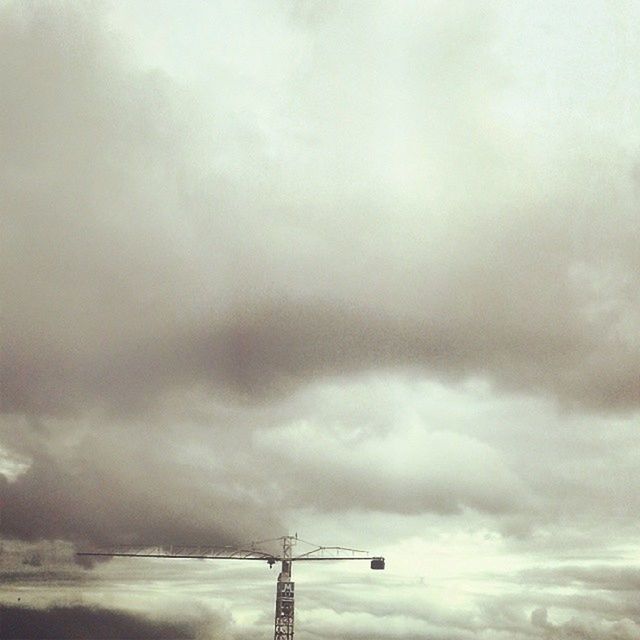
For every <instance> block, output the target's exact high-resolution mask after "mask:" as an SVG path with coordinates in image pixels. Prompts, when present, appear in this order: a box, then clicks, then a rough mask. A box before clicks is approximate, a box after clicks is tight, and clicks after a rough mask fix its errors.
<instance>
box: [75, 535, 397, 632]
mask: <svg viewBox="0 0 640 640" xmlns="http://www.w3.org/2000/svg"><path fill="white" fill-rule="evenodd" d="M274 542H276V543H279V544H278V546H279V547H281V549H279V550H278V552H277V553H269V552H268V551H264V550H262V549H259V548H256V545H260V544H265V543H274ZM298 542H303V543H304V544H307V545H309V546H311V547H312V548H311V549H310V550H309V551H307V552H305V553H301V554H298V555H295V554H294V547H295V545H296V544H297V543H298ZM76 555H78V556H103V557H112V558H113V557H136V558H200V559H211V560H215V559H218V560H262V561H263V562H264V561H266V562H267V564H268V565H269V566H270V567H272V566H273V565H274V564H276V563H280V573H279V574H278V580H277V582H276V606H275V624H274V636H273V637H274V640H293V620H294V583H293V580H292V579H291V577H292V567H293V563H294V562H302V561H320V560H323V561H332V560H369V561H370V562H371V568H372V569H374V570H380V569H384V566H385V560H384V558H383V557H382V556H370V555H368V552H366V551H361V550H359V549H348V548H346V547H322V546H318V545H314V544H312V543H309V542H305V541H304V540H300V539H299V538H298V535H297V534H296V535H295V536H282V537H280V538H276V539H274V540H262V541H260V542H253V543H251V544H250V545H247V546H246V547H229V546H226V547H218V546H200V547H188V546H176V545H168V546H144V545H114V546H110V547H102V548H95V549H91V550H86V551H79V552H78V553H77V554H76Z"/></svg>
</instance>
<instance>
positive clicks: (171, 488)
mask: <svg viewBox="0 0 640 640" xmlns="http://www.w3.org/2000/svg"><path fill="white" fill-rule="evenodd" d="M121 436H122V437H126V435H125V434H121ZM92 445H93V446H92ZM83 446H86V447H87V449H86V450H85V451H81V453H80V454H79V455H76V456H75V457H73V458H71V459H69V458H67V460H66V461H65V463H66V464H65V463H63V462H61V461H60V460H57V459H55V458H53V457H51V456H48V455H46V454H44V453H40V454H37V455H35V456H34V458H33V461H32V464H31V466H30V467H29V469H28V471H26V472H25V473H24V474H23V475H21V476H20V477H19V478H18V479H16V480H15V481H13V482H9V481H7V480H6V479H5V478H4V476H1V475H0V498H1V499H2V502H3V505H4V506H3V511H2V523H1V525H0V526H1V531H2V533H3V534H4V535H5V536H9V537H16V538H20V539H24V540H39V539H66V540H73V541H76V542H78V543H81V544H86V543H88V542H92V543H96V544H100V543H101V544H109V543H132V544H134V543H144V544H165V543H173V544H180V543H182V544H194V545H195V544H218V545H223V544H232V543H239V542H242V541H247V540H252V539H256V538H260V537H263V536H264V534H265V532H267V533H268V532H270V531H276V532H277V531H279V530H280V528H279V525H278V523H277V520H276V518H274V517H273V516H272V515H271V514H270V512H269V510H268V505H262V504H258V503H257V502H256V501H255V500H252V499H251V498H247V497H244V496H242V495H234V494H229V493H227V495H225V491H226V492H228V491H229V488H228V487H219V488H216V479H215V477H212V476H211V475H208V474H206V473H201V472H200V473H199V472H198V471H197V470H193V469H190V468H189V467H188V466H187V465H184V464H182V465H181V464H178V463H176V461H175V460H172V459H171V458H170V457H169V456H166V457H156V456H157V455H158V452H157V451H150V449H149V448H148V447H147V448H144V447H143V445H142V444H141V443H140V441H139V440H137V439H136V438H134V437H131V438H129V442H128V443H127V444H124V442H123V446H124V448H125V449H126V450H119V451H118V449H117V448H116V449H112V448H111V446H116V445H115V444H114V443H113V442H112V443H110V446H107V445H106V443H105V442H104V441H100V442H96V441H93V442H92V441H90V440H88V441H85V442H84V443H83ZM116 451H117V453H116Z"/></svg>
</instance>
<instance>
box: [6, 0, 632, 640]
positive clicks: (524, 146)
mask: <svg viewBox="0 0 640 640" xmlns="http://www.w3.org/2000/svg"><path fill="white" fill-rule="evenodd" d="M222 4H224V3H222ZM597 4H598V3H586V5H587V6H586V7H585V9H584V11H585V14H584V15H585V17H584V21H583V22H581V23H580V24H578V25H575V29H573V27H572V29H567V27H566V25H567V24H571V25H574V23H575V20H574V18H573V16H567V15H565V12H564V10H563V9H561V8H559V7H555V8H553V7H551V6H548V7H546V9H544V10H540V11H539V10H538V9H537V8H536V9H535V10H534V9H533V8H532V7H529V6H528V4H527V3H524V4H521V3H518V8H511V7H507V6H505V5H504V4H503V3H497V2H496V3H492V2H487V3H483V4H482V6H480V5H478V6H477V7H469V5H468V3H458V2H449V3H442V2H433V3H414V4H411V3H401V5H398V4H397V3H385V2H379V3H342V4H340V3H335V4H333V3H331V4H330V3H313V2H307V3H296V5H295V7H292V6H290V5H289V4H286V3H285V4H284V5H283V4H282V3H261V4H260V9H259V10H258V9H257V8H256V7H257V5H250V6H249V5H247V6H245V5H240V4H238V5H237V6H236V4H235V3H229V6H228V7H226V8H225V10H224V11H222V9H221V6H222V5H219V4H217V3H216V6H211V7H209V6H208V5H207V7H206V8H205V5H204V4H203V5H200V4H198V5H197V6H196V4H194V5H193V6H192V7H191V10H192V11H193V15H191V12H190V11H185V12H184V14H181V13H180V11H179V10H178V9H176V7H177V6H178V5H175V6H173V7H172V6H171V3H167V4H164V3H162V2H159V3H158V4H157V12H158V14H159V15H161V14H162V12H165V14H166V15H165V16H164V19H167V15H168V16H169V18H171V16H172V12H174V11H177V12H178V15H177V17H178V18H180V20H182V21H183V22H181V21H180V20H171V19H169V20H168V21H167V22H166V24H171V25H172V27H171V29H169V30H166V29H164V28H163V27H158V33H156V34H155V35H154V34H152V35H150V32H147V34H146V36H147V37H146V41H145V35H144V34H143V33H142V32H141V33H137V32H136V31H135V29H137V24H138V23H136V21H135V20H133V21H132V23H131V24H127V19H126V17H127V15H128V16H129V17H132V16H135V11H136V9H135V8H133V9H131V11H132V12H133V13H131V14H127V12H126V11H127V10H123V9H122V8H121V7H116V6H115V5H114V6H112V7H110V6H109V5H94V4H80V3H75V2H68V3H62V4H60V3H48V2H39V3H35V2H34V3H17V2H15V3H12V2H9V3H5V4H4V5H3V6H2V8H0V80H1V81H2V86H4V87H7V88H8V90H7V91H3V92H2V96H1V97H0V211H1V212H2V220H1V224H2V230H1V232H0V256H1V257H0V273H1V275H0V291H1V295H2V300H3V303H2V331H0V350H1V358H0V401H1V403H2V410H3V412H4V414H3V417H2V423H0V444H1V445H2V447H4V448H6V451H1V452H0V498H2V499H3V500H4V501H5V507H4V509H3V514H2V525H1V526H2V533H3V534H4V535H9V536H12V537H19V538H24V539H29V540H35V539H40V538H58V537H61V538H65V539H70V540H76V541H86V540H92V541H95V542H102V541H104V542H116V541H123V542H126V541H149V542H154V543H158V542H163V541H169V542H187V543H197V542H206V543H214V542H236V541H240V540H242V541H244V540H248V539H252V538H262V537H268V536H269V535H271V534H274V535H275V534H280V533H283V532H284V531H286V521H287V519H289V518H291V517H293V516H295V517H302V516H300V514H301V513H302V514H304V516H305V518H308V519H311V518H313V517H315V518H318V521H321V520H320V518H321V516H322V515H323V514H324V515H325V516H326V515H327V514H330V515H329V516H328V517H329V518H330V519H338V520H339V521H340V523H342V526H344V527H346V526H347V525H344V524H343V523H344V522H346V520H347V518H351V519H359V518H360V517H361V516H362V517H363V518H364V516H365V514H369V515H370V512H372V511H373V512H375V516H376V517H377V518H383V517H384V518H386V519H387V520H388V521H389V522H393V523H394V525H391V524H389V523H388V522H387V523H386V524H384V525H380V524H379V522H378V524H379V531H388V530H389V529H391V528H392V527H393V526H398V527H400V529H401V527H402V526H405V525H406V523H407V522H408V521H409V520H410V519H412V518H413V520H412V522H413V524H412V525H411V526H412V527H413V529H412V532H415V531H416V530H420V528H421V527H423V526H425V525H424V520H422V519H420V517H421V516H425V514H428V515H431V516H433V518H435V519H436V520H435V521H436V522H437V523H438V524H437V526H436V527H435V530H436V531H439V532H440V533H441V532H442V531H445V530H447V529H446V528H447V526H451V527H454V525H453V524H452V523H454V522H456V523H457V522H460V521H461V520H464V521H465V522H468V523H469V525H468V526H469V527H476V528H477V529H478V530H479V531H482V532H483V535H484V534H485V533H486V535H488V536H497V537H498V538H499V539H502V540H504V549H505V552H509V553H514V554H521V556H520V557H525V556H526V557H532V556H534V557H537V558H539V557H546V558H554V559H556V560H559V559H562V558H563V557H564V558H565V560H570V561H573V560H575V558H577V557H580V558H587V559H589V560H590V561H591V562H596V561H597V562H604V561H605V560H607V559H612V560H616V559H617V560H619V559H620V557H619V555H616V554H619V551H618V549H617V548H616V546H615V545H616V544H618V543H619V542H622V541H624V540H629V539H631V536H632V535H635V529H634V526H635V525H634V521H633V518H634V513H635V506H637V504H636V503H637V498H636V497H635V494H633V492H632V491H631V490H630V489H629V487H633V486H635V484H637V483H634V478H635V477H636V475H637V473H636V469H637V460H636V458H637V455H636V453H635V452H636V448H635V444H634V443H635V428H634V427H635V423H634V420H635V418H636V417H637V416H636V414H637V412H638V410H639V409H640V386H639V383H638V381H639V380H640V351H639V348H640V344H639V343H638V332H637V326H638V321H639V320H640V299H639V297H638V292H639V291H640V271H639V267H638V265H639V264H640V253H639V247H640V237H639V230H640V225H638V204H639V203H638V197H639V196H640V189H639V188H638V185H639V182H638V166H639V160H638V151H637V146H638V142H639V141H640V135H639V132H638V129H637V123H635V122H634V121H633V119H632V118H630V117H629V114H633V113H635V112H637V110H638V106H640V105H639V104H638V95H637V91H636V90H635V86H636V85H637V83H636V82H635V80H634V78H635V76H634V74H635V73H636V71H635V69H636V67H637V65H636V59H637V55H638V50H637V46H636V45H635V42H637V41H638V38H634V37H631V36H630V32H629V31H628V29H631V27H628V26H620V25H632V24H634V23H635V22H637V21H635V19H634V18H633V17H632V16H633V15H634V13H635V10H634V9H633V8H632V7H631V8H629V7H628V6H627V5H626V4H625V3H620V7H619V8H616V9H615V10H614V9H612V10H611V16H610V15H609V13H607V15H606V16H601V15H600V14H599V13H598V9H597V7H596V6H595V5H597ZM119 11H120V12H121V15H124V16H125V19H124V20H121V22H122V23H121V24H120V25H119V27H117V26H114V25H116V24H117V20H116V19H115V17H114V16H117V15H118V12H119ZM122 11H124V14H122ZM202 11H204V12H205V14H201V13H199V12H202ZM207 11H209V12H213V13H212V14H211V13H209V14H207V13H206V12H207ZM167 12H168V14H167ZM625 12H626V13H625ZM145 13H146V14H148V10H147V8H146V7H145ZM154 15H155V14H154ZM612 16H613V17H612ZM609 18H611V20H612V21H613V22H615V20H614V18H615V19H617V20H618V21H619V23H618V26H616V25H615V24H613V22H610V21H609ZM150 19H151V22H148V23H146V28H147V29H148V30H150V31H151V32H153V29H154V28H155V27H154V26H153V24H154V23H153V16H151V18H150ZM190 20H191V21H192V22H189V21H190ZM161 22H162V21H160V23H161ZM196 22H197V23H198V24H202V25H207V27H206V29H207V30H209V29H210V31H207V32H206V33H207V37H206V38H205V40H204V41H206V45H203V44H202V43H200V44H199V43H198V41H197V38H195V37H194V38H193V39H192V38H191V34H194V33H195V32H196V30H194V28H193V27H194V24H195V23H196ZM160 23H159V24H160ZM583 23H584V24H585V25H595V24H597V25H599V26H598V28H599V29H603V31H601V32H599V33H600V36H601V37H600V38H598V37H592V36H591V33H589V34H586V35H585V34H584V33H583V32H582V31H581V29H582V24H583ZM140 24H142V23H140ZM523 25H526V27H525V26H523ZM563 25H564V26H563ZM156 27H157V25H156ZM127 28H129V29H130V31H127ZM163 29H164V30H163ZM169 32H170V33H169ZM181 33H182V34H183V36H184V34H185V33H186V34H187V37H186V44H185V42H183V41H182V40H181V39H180V38H181V36H180V34H181ZM631 35H632V34H631ZM572 38H573V40H572ZM600 41H602V42H606V43H609V44H610V45H611V46H606V47H601V46H600V44H599V43H600ZM158 43H161V45H159V44H158ZM176 43H177V44H178V46H176ZM514 43H515V44H514ZM145 46H146V47H149V49H147V50H145ZM154 47H155V48H156V49H160V50H161V51H160V52H158V51H157V50H154ZM198 47H200V49H198ZM203 47H204V49H206V50H201V49H203ZM545 47H549V49H550V50H549V51H546V50H545ZM176 49H180V52H177V51H176ZM149 52H150V53H149ZM524 52H526V53H524ZM572 52H573V53H572ZM156 59H159V60H160V61H161V62H162V61H164V62H165V63H167V60H168V61H169V62H170V63H171V64H165V68H164V70H157V69H155V68H153V67H155V66H156ZM187 70H188V72H187ZM418 381H421V382H418ZM423 383H424V386H423V387H420V386H419V384H423ZM358 385H361V388H362V389H364V390H363V391H362V390H360V391H359V387H358ZM474 385H476V386H474ZM477 385H486V388H487V389H488V391H487V393H486V395H485V396H482V394H481V393H480V392H478V391H477V389H478V388H479V387H478V386H477ZM387 387H388V388H387ZM318 389H325V391H322V392H318V391H317V390H318ZM434 389H440V391H439V392H438V391H436V392H434V391H433V390H434ZM443 389H446V390H449V391H450V392H451V395H447V394H446V393H445V392H444V391H442V390H443ZM452 390H458V391H457V392H456V393H457V395H456V393H454V392H453V391H452ZM439 393H440V395H438V394H439ZM423 395H425V396H428V399H427V400H425V402H424V404H421V397H422V396H423ZM478 398H480V400H478ZM429 403H431V404H429ZM541 406H544V407H545V409H544V410H541V409H540V407H541ZM550 407H555V409H554V410H552V409H551V408H550ZM412 425H413V426H412ZM603 434H606V437H605V436H604V435H603ZM320 445H321V446H320ZM613 470H615V471H613ZM5 472H6V477H5V476H4V475H3V474H4V473H5ZM276 514H277V515H276ZM403 518H404V519H403ZM327 522H328V521H327V520H325V523H324V526H327ZM611 522H614V523H615V525H611V524H610V523H611ZM398 523H400V524H398ZM416 523H417V524H416ZM602 523H605V524H602ZM336 526H337V525H336ZM385 527H386V529H385ZM438 527H440V528H438ZM400 529H399V530H400ZM399 530H396V531H394V532H393V534H392V536H391V537H393V539H394V541H397V540H398V539H399V538H402V535H403V534H402V533H399ZM362 535H365V534H362ZM366 535H367V536H370V537H371V539H374V540H377V539H379V537H381V536H382V534H381V533H379V532H371V533H367V534H366ZM404 535H408V534H407V532H404ZM411 535H413V533H412V534H411ZM416 535H418V534H416ZM420 535H422V534H420ZM571 571H573V570H569V569H566V568H565V573H562V572H559V573H557V574H555V573H554V575H553V576H551V577H549V576H542V575H538V574H536V575H534V574H526V573H519V574H518V578H517V579H518V580H520V581H521V583H523V584H530V585H531V584H533V585H534V586H535V588H536V589H537V588H548V587H549V584H548V582H545V580H551V581H552V580H558V581H560V582H563V581H564V582H563V584H565V586H567V585H568V584H569V583H570V584H579V589H580V590H582V591H583V592H589V593H590V594H591V595H590V596H589V598H591V599H584V594H583V596H580V594H577V595H576V594H574V595H572V596H571V597H573V598H574V600H571V601H570V600H562V599H561V598H558V599H557V600H556V601H555V602H561V603H563V604H564V605H566V607H567V610H571V611H574V612H576V617H575V619H574V620H573V621H569V622H565V623H555V622H551V621H553V620H555V619H556V616H554V612H553V607H554V606H556V604H555V602H554V600H553V599H550V598H547V596H545V597H544V598H542V597H541V598H538V599H534V600H535V601H529V600H527V599H526V598H525V599H523V598H521V597H517V598H515V599H514V601H513V602H507V601H500V599H499V598H497V597H493V596H492V597H490V598H489V599H488V601H487V602H486V606H485V603H481V604H480V605H478V604H477V598H476V600H475V601H474V602H476V607H475V608H474V606H471V605H469V607H466V608H465V607H462V609H461V610H460V611H456V612H455V614H452V615H451V616H450V617H447V614H442V615H441V616H440V617H439V615H438V613H437V612H434V611H432V610H429V616H428V617H424V616H423V617H422V618H421V617H420V615H418V614H417V613H416V612H415V611H409V612H408V614H407V615H408V617H409V618H410V619H411V620H410V621H409V622H407V621H406V620H405V619H404V618H399V617H397V616H395V614H394V612H393V611H391V610H389V608H388V607H387V608H384V607H382V608H383V609H384V611H385V615H384V616H376V615H373V614H371V612H370V611H365V609H366V607H365V605H364V604H362V607H361V609H362V610H360V609H358V608H357V607H356V608H355V609H356V610H357V611H360V614H361V615H360V617H358V616H357V615H356V616H351V614H350V612H349V611H346V610H345V611H343V612H341V613H343V614H344V615H343V616H342V617H341V618H339V620H338V621H336V624H335V628H331V629H325V630H324V631H323V633H324V634H325V635H327V637H330V636H331V634H333V635H335V636H336V637H358V634H362V633H366V634H367V637H375V636H376V634H379V635H380V637H382V636H383V635H384V633H387V632H386V631H380V628H381V626H382V625H384V623H385V618H386V619H387V622H389V624H390V627H389V628H390V629H391V630H390V631H389V632H388V633H387V637H394V634H395V636H396V637H397V636H398V635H400V637H421V636H424V634H425V633H427V634H428V635H430V636H433V637H442V638H466V637H477V636H478V635H479V634H480V635H481V636H483V637H486V638H494V637H495V638H496V639H497V638H500V640H503V639H504V638H505V637H509V638H511V637H513V636H514V635H516V634H521V635H522V636H528V637H545V636H550V637H558V638H564V637H571V634H573V635H574V636H575V635H578V636H580V635H581V634H582V636H583V637H587V638H609V637H617V636H618V637H625V638H626V637H636V635H637V628H636V626H635V623H630V622H629V621H627V620H625V618H632V619H633V616H634V615H635V613H634V611H635V610H634V609H633V606H632V604H630V603H629V600H628V594H629V593H630V592H632V591H633V585H634V584H635V582H634V581H635V576H634V575H633V572H632V571H626V572H625V571H621V572H617V573H616V571H615V570H614V569H605V568H598V567H592V568H591V569H586V568H585V569H584V570H583V569H577V568H576V569H575V571H574V573H571ZM589 571H591V573H589ZM594 586H598V587H599V588H602V589H607V590H609V591H611V593H614V592H615V593H616V594H617V596H615V597H614V596H611V595H607V597H606V598H601V599H598V600H597V601H596V600H594V599H593V598H594V597H595V596H594V595H593V593H592V592H593V591H594V590H595V589H594V588H593V587H594ZM509 588H510V589H515V587H514V584H510V585H509ZM576 589H577V587H576ZM463 591H464V589H463ZM580 597H583V599H582V600H580ZM354 606H355V605H354ZM399 606H400V605H399V604H398V607H399ZM483 606H484V609H483V608H482V607H483ZM536 610H537V611H538V612H539V613H538V614H536V615H535V616H534V617H533V618H531V611H536ZM547 610H549V611H550V613H549V614H547V613H546V612H547ZM351 611H353V609H352V610H351ZM542 611H544V612H545V614H544V615H543V613H542ZM568 615H572V614H568ZM590 615H592V616H595V617H589V616H590ZM320 617H321V616H320ZM612 621H617V622H612ZM319 624H320V623H319V622H318V620H315V621H314V620H313V619H311V620H310V628H311V629H320V626H319ZM314 625H318V626H314ZM362 629H364V631H362ZM397 629H401V630H402V631H398V632H396V630H397ZM318 633H320V631H318ZM349 633H351V636H349V635H348V634H349ZM553 634H555V635H553ZM616 634H617V636H616ZM634 634H636V635H634Z"/></svg>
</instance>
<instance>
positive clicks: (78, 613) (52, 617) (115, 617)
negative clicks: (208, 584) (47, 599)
mask: <svg viewBox="0 0 640 640" xmlns="http://www.w3.org/2000/svg"><path fill="white" fill-rule="evenodd" d="M197 633H198V632H197V624H193V623H190V622H184V621H158V620H151V619H148V618H145V617H144V616H141V615H136V614H132V613H128V612H125V611H116V610H109V609H102V608H98V607H86V606H72V607H64V606H57V607H51V608H48V609H34V608H29V607H21V606H11V605H7V604H1V605H0V636H1V637H2V638H6V640H28V639H30V638H33V639H34V640H36V639H38V640H45V639H51V640H53V639H57V638H69V639H70V640H71V639H73V638H86V637H90V638H95V639H96V640H99V639H103V640H116V638H119V639H121V640H134V639H135V640H143V639H146V638H165V639H166V640H177V639H178V638H180V639H183V640H187V639H195V638H197V637H198V636H197Z"/></svg>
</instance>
